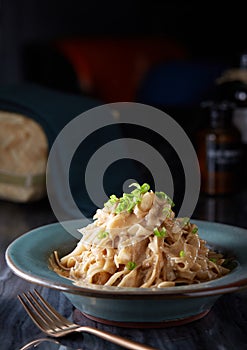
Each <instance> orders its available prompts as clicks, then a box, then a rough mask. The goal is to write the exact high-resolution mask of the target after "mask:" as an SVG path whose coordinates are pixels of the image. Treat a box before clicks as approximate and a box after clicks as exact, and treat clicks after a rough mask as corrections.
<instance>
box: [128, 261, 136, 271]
mask: <svg viewBox="0 0 247 350" xmlns="http://www.w3.org/2000/svg"><path fill="white" fill-rule="evenodd" d="M126 267H127V269H128V270H134V268H135V267H136V263H135V262H134V261H129V262H128V263H127V265H126Z"/></svg>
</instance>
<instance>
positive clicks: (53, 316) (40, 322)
mask: <svg viewBox="0 0 247 350" xmlns="http://www.w3.org/2000/svg"><path fill="white" fill-rule="evenodd" d="M18 299H19V300H20V302H21V304H22V305H23V307H24V309H25V310H26V312H27V313H28V315H29V316H30V318H31V319H32V321H33V322H34V323H35V324H36V326H38V328H40V329H41V330H42V331H43V332H44V333H46V334H48V335H50V336H51V337H63V336H65V335H67V334H69V333H72V332H87V333H91V334H94V335H96V336H98V337H100V338H103V339H105V340H107V341H110V342H112V343H115V344H118V345H120V346H122V347H124V348H126V349H132V350H157V349H155V348H153V347H150V346H148V345H143V344H140V343H137V342H135V341H133V340H129V339H126V338H123V337H120V336H118V335H115V334H111V333H108V332H105V331H103V330H100V329H97V328H93V327H89V326H81V325H78V324H76V323H72V322H70V321H69V320H68V319H67V318H65V317H63V316H62V315H60V314H59V313H58V312H57V310H55V309H54V308H53V307H52V306H51V305H50V304H49V303H48V302H47V301H46V300H45V299H44V298H43V297H42V296H41V295H40V294H39V292H38V291H37V290H36V289H34V293H32V292H30V291H29V292H28V293H23V294H22V296H21V295H18Z"/></svg>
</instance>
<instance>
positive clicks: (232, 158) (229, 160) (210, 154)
mask: <svg viewBox="0 0 247 350" xmlns="http://www.w3.org/2000/svg"><path fill="white" fill-rule="evenodd" d="M241 159H242V150H241V148H239V147H238V145H236V144H229V143H228V144H227V143H222V144H215V143H214V142H208V145H207V166H208V170H209V171H210V172H216V171H227V172H229V171H230V172H236V170H237V169H236V167H238V166H239V165H240V164H241Z"/></svg>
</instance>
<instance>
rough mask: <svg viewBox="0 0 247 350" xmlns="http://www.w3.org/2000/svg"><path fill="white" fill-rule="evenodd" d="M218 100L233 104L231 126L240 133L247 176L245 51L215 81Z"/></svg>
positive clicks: (246, 61) (246, 78) (246, 57)
mask: <svg viewBox="0 0 247 350" xmlns="http://www.w3.org/2000/svg"><path fill="white" fill-rule="evenodd" d="M217 88H218V89H217V90H218V99H221V100H222V99H224V100H228V101H231V102H233V103H234V104H235V108H234V111H233V124H234V125H235V126H236V127H237V128H238V129H239V131H240V133H241V140H242V143H243V164H244V166H243V172H244V175H243V176H244V177H246V176H247V51H246V52H242V53H241V54H240V55H239V58H238V62H237V64H236V65H235V66H233V67H232V68H230V69H228V70H226V71H225V72H223V74H222V76H221V77H220V78H219V79H217ZM246 185H247V184H246Z"/></svg>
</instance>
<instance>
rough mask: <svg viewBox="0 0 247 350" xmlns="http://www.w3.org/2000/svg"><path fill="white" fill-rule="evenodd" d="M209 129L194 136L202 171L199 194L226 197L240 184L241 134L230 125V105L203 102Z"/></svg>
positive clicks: (231, 106) (231, 109)
mask: <svg viewBox="0 0 247 350" xmlns="http://www.w3.org/2000/svg"><path fill="white" fill-rule="evenodd" d="M202 108H203V111H204V112H206V113H207V115H208V126H207V127H205V128H204V129H202V130H200V131H199V132H198V134H197V153H198V160H199V164H200V170H201V191H202V192H204V193H207V194H210V195H216V194H228V193H233V192H235V191H237V190H239V188H240V185H241V181H240V179H241V174H242V172H241V166H242V162H241V160H242V144H241V134H240V132H239V130H238V129H237V128H236V127H235V126H234V125H233V122H232V115H233V108H234V106H233V105H232V104H230V103H229V102H226V101H222V102H213V101H210V102H205V103H203V104H202Z"/></svg>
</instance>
